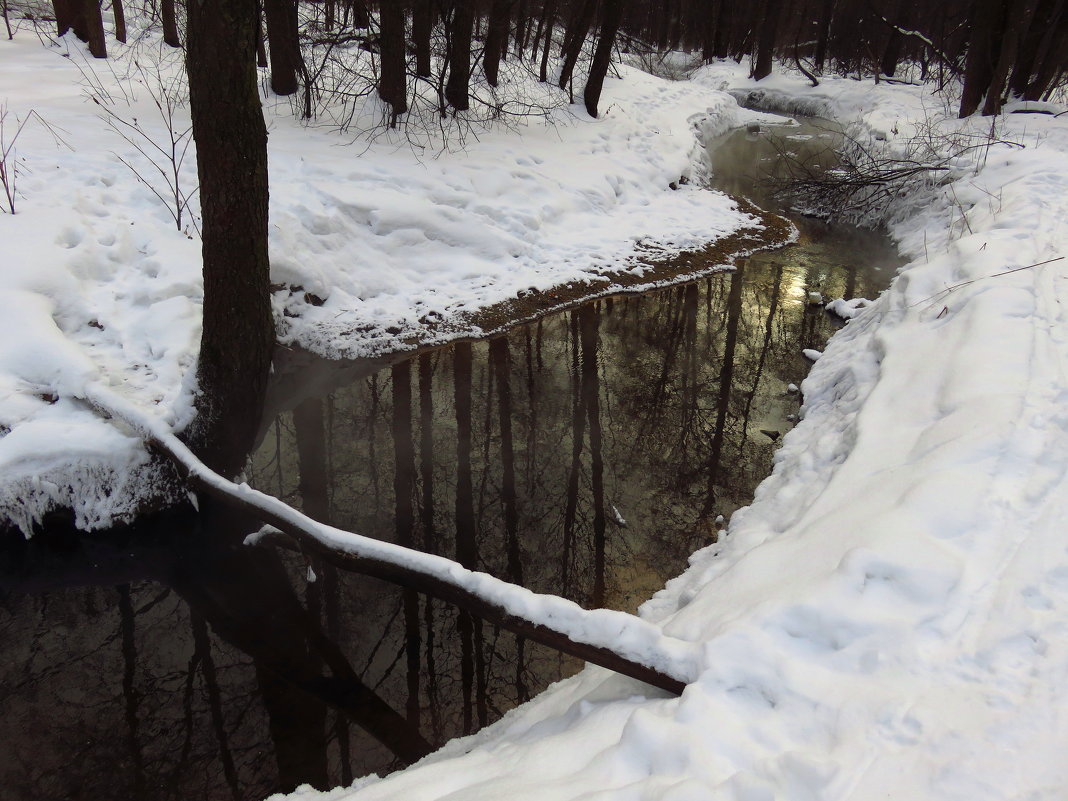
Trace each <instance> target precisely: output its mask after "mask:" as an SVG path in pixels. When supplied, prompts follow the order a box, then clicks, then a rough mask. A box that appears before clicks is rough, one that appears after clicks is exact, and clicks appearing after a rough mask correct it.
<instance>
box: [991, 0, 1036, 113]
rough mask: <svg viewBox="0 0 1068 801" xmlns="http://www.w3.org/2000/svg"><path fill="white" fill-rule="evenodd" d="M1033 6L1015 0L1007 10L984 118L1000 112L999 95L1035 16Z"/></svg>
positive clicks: (1027, 0)
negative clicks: (1021, 41)
mask: <svg viewBox="0 0 1068 801" xmlns="http://www.w3.org/2000/svg"><path fill="white" fill-rule="evenodd" d="M1035 6H1036V0H1016V2H1014V3H1012V4H1011V5H1010V6H1009V7H1008V9H1007V13H1006V14H1005V18H1004V19H1005V23H1004V26H1003V33H1002V39H1001V52H1000V53H999V54H998V60H997V64H995V66H994V72H993V74H992V75H991V77H990V87H989V88H988V89H987V92H986V102H985V103H984V104H983V116H984V117H990V116H992V115H994V114H997V113H998V112H999V111H1001V95H1002V93H1003V92H1004V91H1005V84H1006V82H1007V81H1008V77H1009V70H1011V69H1012V67H1013V65H1014V64H1015V63H1016V56H1017V54H1018V53H1019V52H1020V40H1021V39H1023V37H1024V34H1025V33H1026V31H1027V29H1028V28H1029V27H1030V25H1031V19H1032V18H1033V17H1034V15H1035Z"/></svg>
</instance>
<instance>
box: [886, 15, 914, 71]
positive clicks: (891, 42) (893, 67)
mask: <svg viewBox="0 0 1068 801" xmlns="http://www.w3.org/2000/svg"><path fill="white" fill-rule="evenodd" d="M912 10H913V9H912V0H902V2H901V4H900V5H899V6H898V9H897V14H896V15H895V16H894V18H893V19H892V20H891V22H892V26H891V28H890V38H889V39H888V40H887V42H886V49H885V50H883V57H882V59H881V60H880V62H879V71H880V72H881V73H882V74H883V75H888V76H890V77H893V75H894V73H895V72H897V62H898V61H899V60H900V59H901V46H902V44H903V43H904V41H905V37H904V36H902V35H901V31H900V30H899V29H901V28H904V29H905V30H909V26H911V25H912Z"/></svg>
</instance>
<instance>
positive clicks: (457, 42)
mask: <svg viewBox="0 0 1068 801" xmlns="http://www.w3.org/2000/svg"><path fill="white" fill-rule="evenodd" d="M474 22H475V10H474V8H473V7H472V0H455V4H454V7H453V12H452V24H451V25H450V26H449V51H448V61H449V79H448V81H447V82H446V83H445V99H446V100H447V101H449V105H450V106H452V107H453V108H454V109H456V110H457V111H467V109H468V108H470V106H471V97H470V94H469V92H470V89H469V87H470V83H471V28H472V26H473V25H474Z"/></svg>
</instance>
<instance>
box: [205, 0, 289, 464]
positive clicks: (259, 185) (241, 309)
mask: <svg viewBox="0 0 1068 801" xmlns="http://www.w3.org/2000/svg"><path fill="white" fill-rule="evenodd" d="M258 13H259V5H258V3H257V2H256V0H217V1H216V2H215V3H214V4H212V6H211V7H209V8H205V7H204V6H202V5H201V4H200V3H198V2H192V3H190V4H189V7H188V27H187V29H186V37H187V40H188V44H187V52H186V68H187V70H188V73H189V107H190V112H191V115H192V119H193V139H194V140H195V141H196V146H197V173H198V176H199V178H200V204H201V214H202V216H203V221H202V239H203V245H202V248H201V252H202V254H203V260H204V326H203V332H202V334H201V340H200V359H199V363H198V365H197V378H198V381H199V385H200V394H199V395H198V397H197V400H196V407H197V413H198V414H197V418H196V420H195V421H194V423H193V425H192V426H191V427H190V430H189V432H188V436H189V440H190V442H191V443H192V447H193V448H194V449H195V451H196V452H197V453H198V454H200V456H201V458H202V459H203V461H204V462H205V463H206V464H207V465H209V466H210V467H211V468H212V469H214V470H216V471H217V472H220V473H222V474H223V475H234V474H236V473H237V472H238V471H239V470H240V469H241V466H242V465H243V464H244V462H245V458H246V456H247V455H248V453H249V451H250V450H251V449H252V446H253V444H254V441H255V437H256V431H257V428H258V427H259V420H260V415H261V413H262V409H263V396H264V392H265V390H266V387H267V376H268V372H269V370H270V366H271V349H272V347H273V345H274V322H273V319H272V315H271V305H270V267H269V264H268V260H267V130H266V127H265V126H264V123H263V112H262V110H261V108H260V97H259V91H258V90H257V87H256V66H255V64H256V17H257V14H258ZM223 88H224V89H225V91H223V90H222V89H223Z"/></svg>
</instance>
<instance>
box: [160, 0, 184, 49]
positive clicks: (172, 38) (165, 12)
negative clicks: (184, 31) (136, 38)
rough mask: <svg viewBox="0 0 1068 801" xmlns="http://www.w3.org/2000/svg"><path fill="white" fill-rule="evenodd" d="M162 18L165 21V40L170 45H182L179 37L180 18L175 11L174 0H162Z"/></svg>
mask: <svg viewBox="0 0 1068 801" xmlns="http://www.w3.org/2000/svg"><path fill="white" fill-rule="evenodd" d="M159 13H160V18H161V20H162V22H163V42H164V44H166V45H168V46H170V47H181V46H182V41H181V39H179V38H178V20H177V17H176V16H175V13H174V0H160V7H159Z"/></svg>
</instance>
